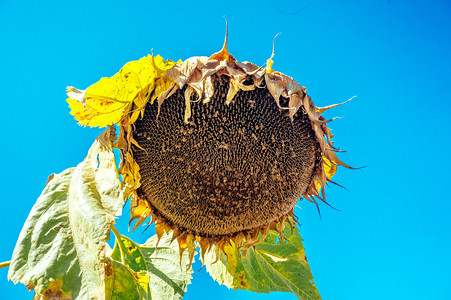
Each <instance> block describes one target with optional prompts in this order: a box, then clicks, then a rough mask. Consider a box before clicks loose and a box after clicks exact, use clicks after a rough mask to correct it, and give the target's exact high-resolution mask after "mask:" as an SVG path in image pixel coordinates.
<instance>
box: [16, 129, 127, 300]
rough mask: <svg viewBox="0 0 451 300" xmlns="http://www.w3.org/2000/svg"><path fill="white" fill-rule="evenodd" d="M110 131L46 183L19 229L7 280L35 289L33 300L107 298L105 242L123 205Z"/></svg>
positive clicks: (108, 271) (109, 271) (108, 276)
mask: <svg viewBox="0 0 451 300" xmlns="http://www.w3.org/2000/svg"><path fill="white" fill-rule="evenodd" d="M113 130H114V128H108V130H107V131H106V132H104V133H103V134H101V135H100V136H99V137H98V138H97V139H96V141H95V142H94V143H93V145H92V146H91V149H90V150H89V153H88V156H87V157H86V159H85V160H84V161H83V162H81V163H80V164H79V165H78V166H77V167H75V168H70V169H67V170H65V171H63V172H62V173H60V174H58V175H55V176H54V178H53V179H52V180H50V181H49V182H48V184H47V186H46V187H45V189H44V190H43V192H42V194H41V196H40V197H39V198H38V200H37V202H36V203H35V205H34V206H33V208H32V210H31V212H30V214H29V216H28V218H27V220H26V222H25V224H24V226H23V228H22V231H21V233H20V235H19V239H18V241H17V244H16V247H15V249H14V253H13V257H12V260H11V266H10V268H9V272H8V279H11V280H12V281H13V282H14V283H18V282H21V283H23V284H25V285H26V286H27V288H28V289H29V290H32V289H35V298H34V299H50V298H52V299H103V298H105V297H106V295H107V294H110V293H111V291H108V284H106V283H108V282H111V276H112V273H113V272H112V267H111V264H108V259H107V258H106V254H105V253H106V241H107V240H108V239H109V231H110V226H111V224H112V223H113V222H114V218H115V216H117V215H120V214H121V210H122V204H123V196H122V190H121V189H120V182H119V179H118V176H117V171H116V167H115V162H114V153H113V150H112V148H111V144H112V139H113V136H114V133H112V132H113ZM110 288H111V286H110Z"/></svg>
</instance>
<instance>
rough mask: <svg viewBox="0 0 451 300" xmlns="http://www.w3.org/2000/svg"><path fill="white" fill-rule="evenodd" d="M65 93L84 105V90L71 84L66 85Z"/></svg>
mask: <svg viewBox="0 0 451 300" xmlns="http://www.w3.org/2000/svg"><path fill="white" fill-rule="evenodd" d="M66 93H67V96H69V98H71V99H74V100H77V101H78V102H80V103H81V104H83V106H86V90H79V89H77V88H75V87H73V86H68V87H67V88H66Z"/></svg>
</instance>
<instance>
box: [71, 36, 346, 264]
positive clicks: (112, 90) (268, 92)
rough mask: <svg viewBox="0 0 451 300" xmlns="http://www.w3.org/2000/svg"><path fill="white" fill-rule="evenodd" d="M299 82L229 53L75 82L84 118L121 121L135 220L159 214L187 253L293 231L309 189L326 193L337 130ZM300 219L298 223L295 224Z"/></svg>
mask: <svg viewBox="0 0 451 300" xmlns="http://www.w3.org/2000/svg"><path fill="white" fill-rule="evenodd" d="M305 91H306V88H304V87H303V86H301V85H299V84H298V83H297V82H296V81H294V79H293V78H291V77H288V76H286V75H284V74H282V73H280V72H275V71H274V70H273V69H272V57H271V59H269V60H268V63H267V64H266V67H258V66H257V65H255V64H253V63H250V62H238V61H236V60H235V58H234V57H233V56H232V55H230V54H229V53H228V52H227V39H226V42H225V43H224V47H223V49H222V50H221V51H220V52H218V53H215V54H213V55H212V56H211V57H209V58H207V57H193V58H190V59H188V60H186V61H184V62H182V61H179V62H178V63H174V62H172V61H169V60H168V61H164V60H163V59H162V58H161V57H160V56H157V57H153V56H148V57H145V58H143V59H141V60H139V61H136V62H130V63H128V64H127V65H125V66H124V67H123V68H122V69H121V71H120V72H119V73H118V74H116V75H115V76H113V77H112V78H102V80H101V81H99V82H98V83H96V84H95V85H93V86H91V87H89V88H88V89H87V90H86V91H81V90H77V89H75V88H69V91H68V95H69V97H70V98H69V99H68V101H69V104H70V107H71V108H72V112H71V113H72V114H73V115H74V116H75V118H76V119H77V120H79V121H80V123H81V124H83V125H89V126H105V125H110V124H113V123H116V124H118V125H119V126H120V135H119V138H118V140H117V142H116V147H117V148H119V149H120V150H121V165H120V169H119V172H120V173H121V174H122V176H123V185H124V189H125V195H126V199H128V198H129V197H131V220H134V219H137V221H136V223H135V228H136V227H137V226H139V225H140V224H142V223H143V222H144V221H145V220H146V219H147V218H148V217H149V216H150V217H151V219H152V222H155V223H156V231H157V234H158V235H159V236H161V235H163V234H164V233H166V232H169V231H171V230H172V231H173V232H174V234H173V238H174V239H175V238H176V239H177V240H178V242H179V245H180V249H181V253H182V252H183V250H185V249H188V250H189V252H190V255H191V256H192V255H194V248H195V241H197V242H198V244H199V245H200V247H201V251H202V253H205V251H207V250H208V249H209V247H210V246H211V245H217V246H218V247H217V248H218V249H224V245H226V244H228V243H230V244H233V245H235V247H237V248H239V247H241V246H247V247H249V246H252V245H255V244H257V243H258V242H259V241H261V240H262V239H264V238H265V236H266V234H267V232H268V230H271V229H273V230H278V231H279V232H280V233H281V232H282V231H283V227H284V224H285V221H288V222H290V220H292V218H290V217H292V216H294V207H295V204H296V202H297V201H298V200H299V199H300V197H304V198H306V199H307V200H309V201H312V202H315V203H316V199H320V200H322V201H325V198H324V186H325V184H326V183H327V182H329V181H331V177H332V176H333V175H334V174H335V172H336V167H337V165H342V166H345V167H348V166H347V165H345V164H344V163H342V162H341V161H340V160H339V159H338V158H337V156H336V154H335V150H336V149H335V148H334V146H333V144H332V142H331V137H332V134H331V132H330V129H328V127H327V123H328V122H329V121H326V120H325V119H324V118H323V117H322V116H321V113H322V112H323V111H325V110H326V109H328V108H331V107H333V106H334V105H332V106H329V107H323V108H319V107H316V106H315V105H314V104H313V102H312V100H311V98H310V97H309V96H308V95H307V94H306V93H305ZM290 225H291V223H290Z"/></svg>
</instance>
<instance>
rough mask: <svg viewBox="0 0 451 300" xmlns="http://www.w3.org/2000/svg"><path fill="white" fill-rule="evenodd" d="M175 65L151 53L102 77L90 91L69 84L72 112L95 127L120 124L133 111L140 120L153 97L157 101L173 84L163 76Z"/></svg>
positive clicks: (89, 88)
mask: <svg viewBox="0 0 451 300" xmlns="http://www.w3.org/2000/svg"><path fill="white" fill-rule="evenodd" d="M174 65H175V62H173V61H170V60H167V61H165V60H164V59H163V58H162V57H161V56H159V55H158V56H156V57H154V56H151V55H148V56H146V57H143V58H141V59H140V60H137V61H131V62H128V63H127V64H126V65H125V66H123V67H122V68H121V70H120V71H119V72H118V73H116V74H115V75H113V76H112V77H104V78H102V79H100V81H98V82H97V83H95V84H93V85H91V86H90V87H88V88H87V89H86V90H79V89H76V88H74V87H68V88H67V95H68V96H69V99H67V102H68V103H69V107H70V109H71V114H72V115H73V116H74V117H75V119H76V120H77V121H79V122H80V124H81V125H85V126H91V127H96V126H99V127H104V126H107V125H111V124H114V123H116V124H117V123H119V121H120V120H121V119H122V118H123V117H124V116H125V115H126V114H127V113H129V112H131V111H133V117H132V118H133V119H135V120H136V118H137V117H138V115H139V113H140V110H141V108H143V107H144V105H145V103H146V101H147V99H148V98H149V97H150V96H152V99H151V100H152V101H153V100H154V99H155V98H156V97H158V96H159V95H160V94H161V93H162V92H163V91H165V90H166V89H168V88H169V87H170V83H169V82H168V81H170V80H169V79H168V78H163V77H162V76H161V75H162V74H163V72H164V71H165V70H167V69H170V68H171V67H172V66H174ZM153 91H155V92H154V93H153V94H152V92H153Z"/></svg>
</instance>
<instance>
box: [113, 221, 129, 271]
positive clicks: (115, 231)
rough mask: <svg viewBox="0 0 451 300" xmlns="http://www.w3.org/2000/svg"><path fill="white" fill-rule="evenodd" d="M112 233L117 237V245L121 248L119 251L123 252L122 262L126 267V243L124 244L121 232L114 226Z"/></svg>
mask: <svg viewBox="0 0 451 300" xmlns="http://www.w3.org/2000/svg"><path fill="white" fill-rule="evenodd" d="M111 231H112V232H113V233H114V235H115V236H116V244H117V245H118V246H119V251H120V252H121V262H122V264H124V265H125V254H124V253H125V251H126V248H125V245H124V242H122V238H121V237H122V235H121V234H120V233H119V231H117V229H116V227H114V225H111Z"/></svg>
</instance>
